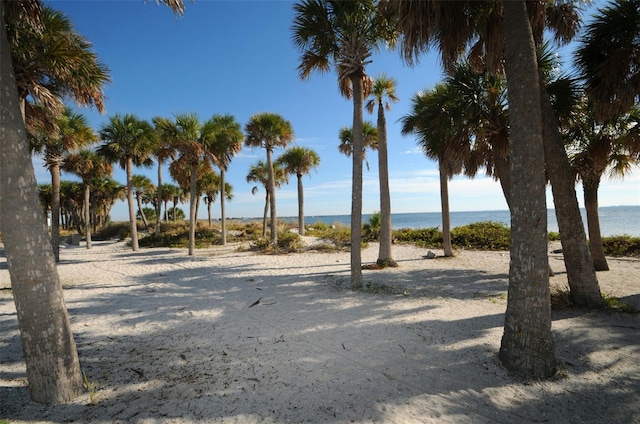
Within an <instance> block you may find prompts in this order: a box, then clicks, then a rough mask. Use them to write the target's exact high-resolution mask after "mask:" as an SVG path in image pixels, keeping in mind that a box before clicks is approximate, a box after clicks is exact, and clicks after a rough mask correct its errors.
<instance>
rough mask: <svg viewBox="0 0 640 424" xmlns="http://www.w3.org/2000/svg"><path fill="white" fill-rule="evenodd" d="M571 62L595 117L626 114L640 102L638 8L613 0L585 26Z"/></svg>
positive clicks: (633, 2)
mask: <svg viewBox="0 0 640 424" xmlns="http://www.w3.org/2000/svg"><path fill="white" fill-rule="evenodd" d="M586 29H587V30H586V34H585V35H584V37H583V38H582V41H581V43H580V46H579V48H578V50H577V51H576V56H575V62H576V65H577V66H578V68H579V69H580V73H581V75H582V78H583V79H584V80H585V82H586V89H587V94H588V96H589V98H590V99H591V100H592V101H593V102H594V108H595V112H596V117H597V118H598V119H599V120H603V119H607V118H614V117H615V116H616V115H621V114H624V113H626V112H627V111H628V110H629V109H631V108H632V107H633V106H634V105H636V104H637V103H638V101H640V71H639V70H638V69H639V66H640V7H638V2H637V0H614V1H611V2H609V3H608V4H607V6H606V7H603V8H601V9H598V12H597V14H596V15H595V17H594V19H593V20H592V21H591V22H590V23H589V24H588V25H587V28H586Z"/></svg>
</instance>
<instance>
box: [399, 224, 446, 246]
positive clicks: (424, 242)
mask: <svg viewBox="0 0 640 424" xmlns="http://www.w3.org/2000/svg"><path fill="white" fill-rule="evenodd" d="M393 239H394V240H395V241H396V242H399V243H411V244H415V245H416V246H418V247H431V248H440V247H442V232H441V231H440V230H438V229H437V228H418V229H412V228H401V229H399V230H395V231H393Z"/></svg>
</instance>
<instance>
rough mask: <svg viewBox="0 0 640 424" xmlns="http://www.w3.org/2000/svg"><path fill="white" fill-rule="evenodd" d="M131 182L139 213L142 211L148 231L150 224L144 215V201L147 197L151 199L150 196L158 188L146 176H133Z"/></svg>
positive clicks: (141, 214)
mask: <svg viewBox="0 0 640 424" xmlns="http://www.w3.org/2000/svg"><path fill="white" fill-rule="evenodd" d="M131 182H132V184H133V190H134V194H135V198H136V203H137V205H138V211H140V216H141V217H142V222H143V223H144V228H145V229H146V228H148V227H149V222H148V221H147V217H146V216H145V214H144V210H143V208H142V201H143V200H144V199H145V197H146V198H149V195H150V194H153V193H154V192H155V190H156V187H155V186H154V185H153V183H152V182H151V180H150V179H149V177H146V176H144V175H134V176H132V177H131Z"/></svg>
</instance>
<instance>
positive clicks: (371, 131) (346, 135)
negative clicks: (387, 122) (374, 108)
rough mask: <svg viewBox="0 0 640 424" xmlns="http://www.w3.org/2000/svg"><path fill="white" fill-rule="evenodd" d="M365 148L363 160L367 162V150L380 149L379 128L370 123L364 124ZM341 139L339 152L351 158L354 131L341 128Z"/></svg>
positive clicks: (363, 149)
mask: <svg viewBox="0 0 640 424" xmlns="http://www.w3.org/2000/svg"><path fill="white" fill-rule="evenodd" d="M362 132H363V147H362V154H363V156H362V159H363V160H366V149H367V148H369V149H371V150H377V149H378V128H377V127H376V126H375V125H373V124H372V123H371V122H369V121H365V122H363V126H362ZM338 137H339V138H340V144H339V145H338V150H339V151H340V153H342V154H343V155H345V156H347V157H349V156H351V153H353V130H352V129H351V128H349V127H342V128H340V132H339V133H338Z"/></svg>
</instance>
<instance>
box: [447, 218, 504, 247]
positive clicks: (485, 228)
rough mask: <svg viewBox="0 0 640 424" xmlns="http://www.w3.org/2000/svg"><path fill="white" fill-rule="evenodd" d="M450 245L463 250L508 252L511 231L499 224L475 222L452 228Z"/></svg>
mask: <svg viewBox="0 0 640 424" xmlns="http://www.w3.org/2000/svg"><path fill="white" fill-rule="evenodd" d="M451 243H452V244H453V245H455V246H458V247H462V248H465V249H480V250H509V246H510V244H511V231H510V229H509V227H508V226H506V225H505V224H502V223H500V222H492V221H484V222H475V223H473V224H469V225H464V226H462V227H456V228H454V229H453V230H452V231H451Z"/></svg>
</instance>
